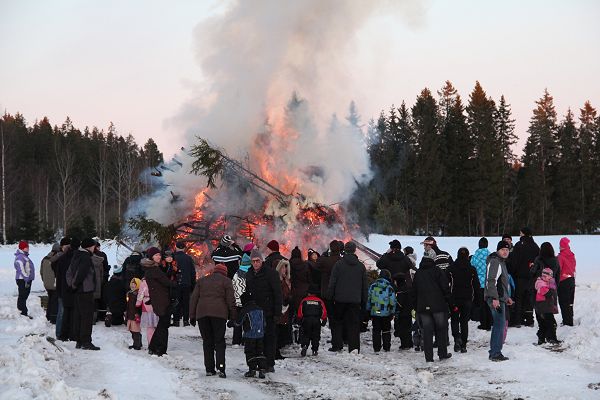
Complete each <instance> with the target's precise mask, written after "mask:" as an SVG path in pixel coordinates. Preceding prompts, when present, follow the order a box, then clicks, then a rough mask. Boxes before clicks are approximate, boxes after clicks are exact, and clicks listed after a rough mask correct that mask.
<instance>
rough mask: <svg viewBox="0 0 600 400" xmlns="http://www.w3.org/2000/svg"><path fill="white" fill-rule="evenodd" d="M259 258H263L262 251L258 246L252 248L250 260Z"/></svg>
mask: <svg viewBox="0 0 600 400" xmlns="http://www.w3.org/2000/svg"><path fill="white" fill-rule="evenodd" d="M257 258H258V259H260V260H263V256H262V253H261V252H260V250H258V249H256V248H255V249H252V251H251V252H250V260H256V259H257Z"/></svg>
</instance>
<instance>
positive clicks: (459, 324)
mask: <svg viewBox="0 0 600 400" xmlns="http://www.w3.org/2000/svg"><path fill="white" fill-rule="evenodd" d="M448 276H449V277H450V288H451V294H452V296H451V304H452V309H451V310H450V321H451V326H452V336H453V337H454V351H456V352H458V351H460V352H461V353H466V352H467V340H468V339H469V319H470V316H471V307H472V306H473V301H474V299H475V295H476V294H477V293H478V291H479V289H480V287H481V285H480V284H479V277H478V275H477V270H476V269H475V267H473V266H472V265H471V263H470V261H469V250H468V249H467V248H466V247H461V248H460V249H459V250H458V254H457V256H456V261H454V262H453V263H452V264H451V265H450V267H449V268H448Z"/></svg>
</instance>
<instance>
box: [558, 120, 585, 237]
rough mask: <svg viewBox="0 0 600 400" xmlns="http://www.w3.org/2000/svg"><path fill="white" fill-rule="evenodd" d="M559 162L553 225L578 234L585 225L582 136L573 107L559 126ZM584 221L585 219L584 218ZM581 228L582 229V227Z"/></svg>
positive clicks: (566, 231)
mask: <svg viewBox="0 0 600 400" xmlns="http://www.w3.org/2000/svg"><path fill="white" fill-rule="evenodd" d="M557 132H558V135H557V157H556V158H557V162H556V165H555V168H554V171H555V172H554V177H553V182H554V188H555V190H554V193H553V196H552V204H553V206H554V207H553V215H554V218H553V221H554V223H553V227H554V230H555V231H556V232H561V233H575V232H577V231H578V230H579V229H581V228H582V227H581V226H578V224H577V221H578V220H580V216H581V214H580V208H579V207H577V205H578V204H579V200H580V195H579V194H580V192H579V190H578V189H580V180H579V178H580V171H581V157H580V148H579V135H578V132H577V127H576V126H575V120H574V116H573V113H572V112H571V109H569V110H568V111H567V115H565V119H564V120H563V121H562V122H561V124H560V126H559V128H558V131H557ZM580 221H582V220H580ZM578 228H579V229H578Z"/></svg>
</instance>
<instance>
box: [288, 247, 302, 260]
mask: <svg viewBox="0 0 600 400" xmlns="http://www.w3.org/2000/svg"><path fill="white" fill-rule="evenodd" d="M290 258H302V252H301V251H300V249H299V248H298V246H296V247H294V249H293V250H292V254H291V257H290Z"/></svg>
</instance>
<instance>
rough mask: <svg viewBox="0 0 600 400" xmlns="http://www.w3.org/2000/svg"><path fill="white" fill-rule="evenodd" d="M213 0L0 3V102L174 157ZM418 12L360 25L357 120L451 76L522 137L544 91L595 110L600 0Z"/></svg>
mask: <svg viewBox="0 0 600 400" xmlns="http://www.w3.org/2000/svg"><path fill="white" fill-rule="evenodd" d="M216 4H218V6H219V7H222V4H221V3H219V2H216V1H213V2H198V1H192V0H188V1H178V2H172V3H165V2H160V1H155V0H152V1H146V0H144V1H142V0H132V1H126V2H123V1H116V0H109V1H102V2H95V1H76V0H56V1H51V2H40V1H31V0H24V1H16V0H12V1H11V0H0V55H1V58H0V60H1V61H0V107H1V108H2V110H6V111H8V112H9V113H15V112H17V111H18V112H21V113H22V114H24V116H25V118H26V119H27V120H28V121H29V122H33V121H34V120H35V119H40V118H41V117H43V116H48V117H49V118H50V120H51V122H52V123H53V124H60V123H62V122H63V121H64V120H65V118H66V116H67V115H68V116H70V117H71V119H72V120H73V121H74V124H75V126H77V127H79V128H82V129H83V127H84V126H85V125H89V126H93V125H96V126H98V127H101V128H106V127H107V126H108V124H109V122H110V121H113V122H114V123H115V124H116V126H117V129H118V130H119V132H120V133H121V134H124V135H126V134H128V133H131V134H133V135H134V136H135V137H136V138H137V139H138V142H139V143H140V144H141V143H143V142H145V141H146V140H147V139H148V138H149V137H153V138H154V139H155V140H156V141H157V142H158V144H159V146H160V148H161V150H162V151H163V152H164V153H166V155H170V154H172V153H174V152H176V151H177V149H178V148H179V147H180V146H182V145H186V143H185V140H184V132H183V131H182V128H181V127H177V126H174V125H173V124H169V123H166V121H168V120H172V117H173V116H175V115H176V114H177V113H178V111H179V110H180V108H181V107H182V105H183V104H184V103H185V102H186V101H187V100H188V99H189V98H190V97H192V96H193V94H194V92H195V91H197V90H198V88H199V87H200V86H201V85H202V84H206V83H207V82H203V78H202V71H201V70H200V68H199V67H198V65H197V63H196V60H195V54H194V50H193V49H194V41H193V30H194V28H195V27H196V25H197V24H198V23H200V22H202V20H204V19H205V18H207V17H208V16H210V15H213V14H215V13H217V12H219V10H218V9H217V6H216ZM416 9H417V10H420V11H413V13H414V15H412V16H411V18H408V19H407V18H403V19H398V18H397V16H385V15H379V16H377V17H374V18H373V19H372V20H370V21H369V22H368V23H367V25H366V26H364V27H362V28H361V29H360V30H359V32H358V34H357V40H356V49H355V52H356V57H355V60H354V62H353V63H352V65H349V66H348V76H347V78H346V79H347V80H346V81H344V82H339V85H340V86H341V87H345V88H347V98H348V102H349V101H350V100H352V99H354V100H356V102H357V104H358V107H359V111H360V112H361V114H362V118H363V121H365V122H366V121H367V120H368V119H369V118H371V117H376V116H377V115H378V113H379V111H380V110H381V109H382V108H385V109H388V108H389V107H390V105H391V104H396V105H399V104H400V103H401V102H402V100H405V101H406V102H407V104H409V105H412V103H413V102H414V99H415V97H416V96H417V94H418V93H419V92H420V90H421V89H422V88H423V87H425V86H427V87H429V88H430V89H432V90H433V91H435V90H438V89H439V88H441V87H442V86H443V84H444V81H445V80H447V79H449V80H451V81H452V82H453V83H454V85H455V86H456V87H457V89H458V90H459V92H460V94H461V95H462V97H463V99H464V100H465V102H466V101H467V99H468V95H469V93H470V91H471V90H472V88H473V86H474V83H475V80H479V81H480V82H481V84H482V85H483V87H484V89H485V90H486V91H487V92H488V94H489V95H491V96H492V97H493V98H494V99H496V100H497V99H499V97H500V95H501V94H504V95H505V96H506V98H507V100H508V102H509V103H510V104H511V105H512V109H513V114H514V117H515V118H516V119H517V133H518V134H519V136H520V137H521V141H524V139H525V137H526V129H527V126H528V123H529V118H530V116H531V110H532V109H533V107H534V102H535V100H537V99H538V98H539V97H540V96H541V95H542V93H543V90H544V88H548V90H549V91H550V93H551V94H552V95H553V96H554V99H555V104H556V106H557V111H558V112H559V115H561V116H562V115H564V113H565V112H566V110H567V108H568V107H571V108H572V109H573V110H574V111H575V113H576V115H578V113H579V111H578V109H579V108H581V107H582V105H583V103H584V101H586V100H590V101H591V102H592V105H594V106H595V107H600V77H599V74H598V71H600V51H598V48H599V47H600V24H599V23H598V21H600V2H597V1H594V0H588V1H585V0H580V1H557V0H556V1H542V0H532V1H527V2H522V1H514V0H510V1H502V2H483V1H476V0H457V1H442V0H437V1H436V0H431V1H426V2H423V3H422V4H421V6H420V7H417V8H416ZM411 20H412V22H411ZM335 111H337V112H338V113H339V114H344V112H345V110H331V112H335Z"/></svg>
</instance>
